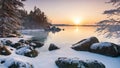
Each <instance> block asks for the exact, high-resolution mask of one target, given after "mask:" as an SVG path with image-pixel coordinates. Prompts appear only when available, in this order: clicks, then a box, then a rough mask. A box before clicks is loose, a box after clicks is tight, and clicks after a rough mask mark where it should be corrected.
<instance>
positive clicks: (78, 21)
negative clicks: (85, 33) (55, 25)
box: [73, 18, 82, 25]
mask: <svg viewBox="0 0 120 68" xmlns="http://www.w3.org/2000/svg"><path fill="white" fill-rule="evenodd" d="M81 21H82V18H74V19H73V22H74V24H75V25H80V23H81Z"/></svg>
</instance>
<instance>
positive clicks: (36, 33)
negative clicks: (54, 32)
mask: <svg viewBox="0 0 120 68" xmlns="http://www.w3.org/2000/svg"><path fill="white" fill-rule="evenodd" d="M22 33H23V34H26V35H31V36H33V37H32V39H34V40H39V41H41V42H44V41H45V40H46V39H47V36H48V32H46V31H44V30H24V31H23V32H22Z"/></svg>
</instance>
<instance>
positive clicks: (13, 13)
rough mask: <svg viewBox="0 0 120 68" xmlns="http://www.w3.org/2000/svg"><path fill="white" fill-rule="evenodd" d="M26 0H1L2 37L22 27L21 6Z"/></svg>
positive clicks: (0, 34) (0, 27) (0, 24)
mask: <svg viewBox="0 0 120 68" xmlns="http://www.w3.org/2000/svg"><path fill="white" fill-rule="evenodd" d="M21 1H25V0H0V37H7V36H8V35H9V34H13V33H16V31H17V30H18V29H19V28H20V24H21V23H20V22H21V21H20V19H19V18H20V14H19V7H23V6H24V5H23V3H22V2H21Z"/></svg>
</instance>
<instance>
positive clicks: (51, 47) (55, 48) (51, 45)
mask: <svg viewBox="0 0 120 68" xmlns="http://www.w3.org/2000/svg"><path fill="white" fill-rule="evenodd" d="M57 49H59V47H57V46H56V45H55V44H52V43H51V44H50V46H49V48H48V50H49V51H52V50H57Z"/></svg>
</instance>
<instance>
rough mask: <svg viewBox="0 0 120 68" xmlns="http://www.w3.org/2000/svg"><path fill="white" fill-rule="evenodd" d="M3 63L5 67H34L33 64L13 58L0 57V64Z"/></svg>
mask: <svg viewBox="0 0 120 68" xmlns="http://www.w3.org/2000/svg"><path fill="white" fill-rule="evenodd" d="M1 64H2V65H3V66H4V67H5V68H6V67H7V68H34V67H33V65H31V64H29V63H27V62H23V61H18V60H16V59H13V58H0V65H1Z"/></svg>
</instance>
